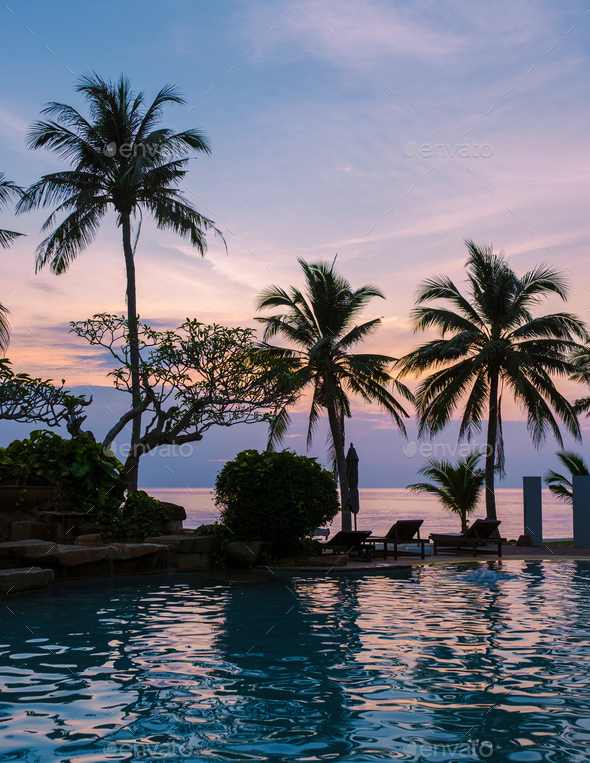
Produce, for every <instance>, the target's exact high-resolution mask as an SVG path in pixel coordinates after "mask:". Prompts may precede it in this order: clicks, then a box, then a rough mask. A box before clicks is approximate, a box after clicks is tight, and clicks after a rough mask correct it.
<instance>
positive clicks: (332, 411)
mask: <svg viewBox="0 0 590 763" xmlns="http://www.w3.org/2000/svg"><path fill="white" fill-rule="evenodd" d="M327 407H328V422H329V424H330V432H331V433H332V440H333V442H334V450H335V452H336V464H337V465H338V478H339V480H340V506H341V509H342V529H343V530H346V531H350V530H352V517H351V515H350V510H349V509H348V493H349V488H348V478H347V476H346V456H345V455H344V440H343V438H342V434H341V432H340V426H339V423H338V416H337V414H336V406H335V405H334V403H333V401H329V402H328V406H327Z"/></svg>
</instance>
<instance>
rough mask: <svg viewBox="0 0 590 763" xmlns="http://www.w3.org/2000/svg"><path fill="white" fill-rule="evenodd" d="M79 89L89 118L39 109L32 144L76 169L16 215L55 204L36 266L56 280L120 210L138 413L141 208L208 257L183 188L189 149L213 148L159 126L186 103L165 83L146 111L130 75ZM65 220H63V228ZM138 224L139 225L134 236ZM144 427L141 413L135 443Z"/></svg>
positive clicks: (201, 227)
mask: <svg viewBox="0 0 590 763" xmlns="http://www.w3.org/2000/svg"><path fill="white" fill-rule="evenodd" d="M76 90H77V92H79V93H81V94H82V96H83V97H84V99H85V101H86V103H87V105H88V118H86V117H84V116H83V115H82V114H80V113H79V112H78V111H76V109H74V108H73V107H72V106H68V105H67V104H64V103H49V104H48V105H47V106H46V107H45V108H44V109H43V111H42V113H43V114H44V115H45V116H46V117H47V120H46V121H40V122H36V123H35V124H34V125H33V127H32V128H31V130H30V132H29V135H28V145H29V147H30V148H35V149H36V148H43V147H44V148H48V149H49V150H51V151H54V152H55V153H57V154H58V155H59V156H60V157H61V158H62V159H63V160H64V161H66V162H68V163H69V164H70V166H71V169H68V170H64V171H62V172H56V173H52V174H50V175H44V176H43V177H42V178H41V180H39V181H38V182H37V183H35V184H33V185H32V186H31V187H30V188H29V189H28V190H27V192H26V195H25V196H24V198H23V199H22V201H21V202H20V204H19V210H20V211H26V210H30V209H34V208H36V207H40V206H42V207H47V206H51V207H54V210H53V212H52V213H51V215H50V216H49V218H48V219H47V221H46V222H45V224H44V226H43V230H45V231H50V233H49V235H48V236H47V238H46V239H45V240H44V241H43V242H42V243H41V244H40V245H39V247H38V249H37V270H40V269H41V268H43V267H45V266H48V267H49V268H50V270H51V271H52V272H53V273H56V274H57V275H59V274H61V273H64V272H65V271H66V270H67V269H68V268H69V266H70V265H71V264H72V262H73V261H74V260H75V259H76V257H77V256H78V255H79V254H80V253H81V252H82V251H83V250H84V249H86V248H87V247H88V246H89V245H90V244H91V243H92V241H93V240H94V238H95V236H96V234H97V232H98V228H99V224H100V222H101V220H102V219H103V217H104V216H105V215H106V213H107V211H109V210H114V211H115V214H116V220H117V225H118V226H119V227H120V228H121V232H122V239H123V253H124V256H125V268H126V275H127V309H128V314H129V332H130V360H131V364H132V366H133V368H132V394H133V406H134V407H135V406H139V409H141V406H140V405H139V403H140V395H141V387H140V378H139V371H138V365H139V360H140V358H139V347H138V341H137V319H138V315H137V300H136V289H135V250H136V247H137V240H138V236H139V230H140V227H141V218H142V212H144V211H147V212H148V213H149V214H150V215H151V216H152V218H153V219H154V221H155V223H156V225H157V227H158V228H159V229H161V230H171V231H174V232H175V233H177V234H178V235H179V236H181V237H183V238H187V239H188V240H189V241H190V242H191V244H192V245H193V246H194V247H195V248H196V249H197V250H198V251H199V252H200V254H201V255H202V254H204V252H205V250H206V238H205V232H206V231H207V230H208V229H213V230H215V231H216V232H217V233H219V231H217V229H216V228H215V227H214V225H213V222H212V221H211V220H209V219H208V218H207V217H204V216H203V215H201V214H199V212H197V210H196V209H195V208H194V207H193V206H192V205H191V204H190V203H189V202H188V200H187V199H186V198H185V196H184V195H183V194H182V193H181V192H180V191H179V190H178V188H177V184H178V183H179V181H180V180H182V178H184V176H185V175H186V173H187V170H188V166H187V165H188V161H189V155H190V154H191V152H193V151H200V152H204V153H209V152H210V149H209V145H208V143H207V140H206V138H205V136H204V135H203V134H202V133H201V132H199V131H198V130H184V131H182V132H174V131H173V130H172V129H171V128H168V127H162V126H160V122H161V118H162V110H163V107H164V106H165V105H166V104H184V103H185V101H184V99H183V98H182V97H181V96H180V94H179V93H178V91H177V90H176V88H174V87H172V86H171V85H166V86H165V87H163V88H162V89H161V90H160V92H159V93H158V94H157V95H156V97H155V99H154V100H153V101H152V103H151V104H149V105H146V104H145V99H144V94H143V93H137V94H136V93H134V92H133V91H132V90H131V86H130V83H129V80H128V79H127V78H126V77H124V76H121V78H120V79H119V80H118V81H117V82H116V83H112V82H107V81H105V80H104V79H102V78H101V77H100V76H99V75H97V74H92V75H90V76H85V77H82V78H81V79H80V81H79V83H78V85H77V87H76ZM62 214H65V215H66V217H65V219H63V220H62V221H61V222H57V220H58V217H59V216H60V215H62ZM133 221H138V222H137V228H136V230H135V232H134V231H133V230H132V224H133ZM134 235H135V241H133V238H134ZM140 431H141V418H140V415H137V416H136V417H135V418H134V420H133V436H132V447H133V446H134V445H135V443H136V442H137V441H138V439H139V436H140ZM128 482H129V487H131V488H135V487H136V485H137V472H136V471H134V472H133V473H132V474H130V475H128Z"/></svg>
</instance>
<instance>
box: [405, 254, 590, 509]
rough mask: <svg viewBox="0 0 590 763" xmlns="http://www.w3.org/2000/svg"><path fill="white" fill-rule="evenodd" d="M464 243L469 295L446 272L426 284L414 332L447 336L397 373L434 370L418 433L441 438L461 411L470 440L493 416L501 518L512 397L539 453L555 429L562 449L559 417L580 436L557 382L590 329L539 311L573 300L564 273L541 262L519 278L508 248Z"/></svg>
mask: <svg viewBox="0 0 590 763" xmlns="http://www.w3.org/2000/svg"><path fill="white" fill-rule="evenodd" d="M465 243H466V245H467V249H468V251H469V257H468V259H467V263H466V267H465V269H466V273H467V289H466V292H465V293H463V292H462V291H461V290H460V289H459V288H458V287H457V286H456V285H455V284H454V283H453V281H451V279H450V278H449V277H448V276H444V275H439V276H433V277H431V278H428V279H427V280H425V281H424V282H423V283H422V284H421V285H420V287H419V289H418V295H417V299H416V307H415V308H414V310H413V311H412V314H411V317H412V318H413V320H414V327H415V330H416V331H429V330H431V329H434V330H438V332H439V334H440V337H439V338H436V339H432V340H430V341H428V342H426V343H425V344H423V345H421V346H420V347H418V348H417V349H415V350H413V351H412V352H410V353H409V354H407V355H406V356H405V357H403V358H401V359H400V361H399V364H400V366H401V372H400V376H401V377H404V376H414V375H416V376H419V375H422V374H424V373H428V374H429V375H428V376H426V378H424V379H423V380H422V381H421V382H420V385H419V387H418V390H417V392H416V403H417V407H418V414H419V426H418V432H419V434H420V435H424V434H428V435H429V436H432V435H435V434H437V433H438V432H440V431H441V430H442V429H443V428H444V427H445V426H446V425H447V424H448V423H449V421H450V420H451V419H452V418H454V417H455V416H456V415H457V412H458V409H459V408H461V409H462V415H461V424H460V427H459V437H460V438H463V437H466V438H467V439H469V438H470V436H471V435H473V434H475V433H477V432H479V431H480V430H481V428H482V424H483V422H484V420H485V418H486V416H487V419H488V422H487V426H488V430H487V434H488V440H487V441H488V443H489V444H490V446H491V447H490V448H489V452H488V453H487V455H486V507H487V517H488V519H496V503H495V494H494V475H495V472H496V471H497V470H499V471H500V474H502V473H503V469H504V440H503V436H502V400H503V399H505V397H506V396H508V397H510V398H512V399H514V400H515V401H516V402H517V403H518V404H519V405H520V406H521V408H522V410H523V411H525V412H526V417H527V427H528V430H529V432H530V433H531V436H532V440H533V444H534V445H535V446H536V447H539V445H540V444H541V443H542V442H543V441H544V440H545V438H546V436H547V434H549V433H550V432H551V433H553V435H554V436H555V438H556V440H557V441H558V443H559V444H560V445H563V440H562V436H561V432H560V428H559V422H560V421H561V422H562V423H563V425H564V427H565V428H566V429H567V431H568V432H569V433H570V434H572V435H573V436H574V437H576V438H577V439H581V430H580V425H579V422H578V418H577V415H576V410H575V408H574V406H573V405H572V404H571V403H570V402H569V401H568V400H567V399H566V398H565V397H564V396H563V395H562V394H561V393H560V392H559V390H558V389H557V387H556V386H555V377H559V376H561V377H563V376H569V375H572V374H574V373H575V372H576V370H579V369H577V367H576V365H575V364H574V363H573V362H572V360H571V357H570V354H571V353H572V352H578V351H581V350H583V346H582V345H581V344H580V341H579V340H582V341H583V342H587V341H588V329H587V327H586V325H585V324H584V322H583V321H582V320H580V319H579V318H577V317H576V316H575V315H572V314H570V313H564V312H558V313H550V314H545V315H540V316H534V314H533V313H534V310H535V308H537V307H538V306H539V305H540V303H541V302H542V301H543V300H545V299H547V298H549V297H556V298H559V299H561V300H563V301H565V300H567V297H568V292H569V289H568V286H567V284H566V281H565V278H564V276H563V274H562V273H560V272H559V271H557V270H555V269H553V268H550V267H547V266H546V265H539V266H538V267H536V268H534V269H533V270H530V271H529V272H527V273H525V274H524V275H522V276H519V275H517V274H516V273H515V271H514V270H513V269H512V268H511V267H510V264H509V263H508V260H507V259H506V257H505V256H504V255H503V254H502V252H500V253H498V254H495V253H494V252H493V250H492V247H491V246H477V245H476V244H474V243H473V241H466V242H465ZM433 302H434V303H435V304H434V305H433V304H432V303H433ZM502 390H504V391H503V392H502Z"/></svg>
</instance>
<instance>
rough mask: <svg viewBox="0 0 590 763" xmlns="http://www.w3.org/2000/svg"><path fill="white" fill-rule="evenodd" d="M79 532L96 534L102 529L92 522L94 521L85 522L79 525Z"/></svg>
mask: <svg viewBox="0 0 590 763" xmlns="http://www.w3.org/2000/svg"><path fill="white" fill-rule="evenodd" d="M78 532H79V534H80V535H96V534H97V533H100V530H99V528H98V526H97V525H95V524H92V522H83V523H82V524H81V525H80V526H79V527H78Z"/></svg>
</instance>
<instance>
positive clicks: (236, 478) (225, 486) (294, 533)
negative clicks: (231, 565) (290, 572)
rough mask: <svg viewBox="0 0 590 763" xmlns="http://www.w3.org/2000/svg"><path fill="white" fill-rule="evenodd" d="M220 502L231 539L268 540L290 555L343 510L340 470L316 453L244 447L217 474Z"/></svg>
mask: <svg viewBox="0 0 590 763" xmlns="http://www.w3.org/2000/svg"><path fill="white" fill-rule="evenodd" d="M215 489H216V498H215V503H216V505H217V506H218V507H219V508H220V509H221V519H222V521H223V524H224V525H225V526H226V527H227V528H228V530H229V531H230V532H231V540H244V541H249V540H262V541H264V542H265V544H266V550H267V551H268V553H269V554H271V555H272V556H285V555H288V554H290V553H293V552H294V551H295V550H296V549H297V545H298V542H299V541H300V540H301V539H302V538H304V537H306V536H309V535H310V534H311V533H312V532H313V531H314V530H315V529H316V527H319V526H321V525H323V524H325V523H326V522H330V521H331V520H332V519H333V518H334V517H335V516H336V514H337V513H338V510H339V504H338V490H337V486H336V481H335V479H334V476H333V475H332V474H331V473H330V472H328V471H326V470H325V469H323V468H322V467H321V466H320V464H318V463H317V460H316V459H315V458H307V457H306V456H298V455H297V454H295V453H292V452H291V451H288V450H283V451H281V452H269V451H265V452H263V453H259V452H258V451H256V450H244V451H242V452H241V453H238V455H237V456H236V457H235V458H234V460H233V461H228V462H227V463H226V464H225V466H224V467H223V469H222V470H221V471H220V472H219V474H218V475H217V480H216V483H215Z"/></svg>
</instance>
